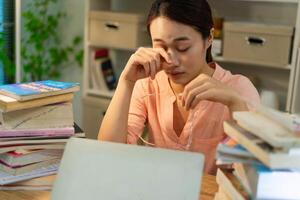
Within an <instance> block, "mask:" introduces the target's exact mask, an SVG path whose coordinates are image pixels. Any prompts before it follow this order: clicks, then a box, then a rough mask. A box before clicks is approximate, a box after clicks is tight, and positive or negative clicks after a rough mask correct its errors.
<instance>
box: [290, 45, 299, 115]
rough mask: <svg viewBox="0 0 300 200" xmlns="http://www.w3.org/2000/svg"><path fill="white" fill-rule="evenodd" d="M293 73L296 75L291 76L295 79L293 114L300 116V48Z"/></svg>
mask: <svg viewBox="0 0 300 200" xmlns="http://www.w3.org/2000/svg"><path fill="white" fill-rule="evenodd" d="M293 72H294V74H292V76H291V77H294V81H293V82H294V83H293V93H292V109H291V112H292V113H297V114H300V48H298V54H297V64H296V66H295V70H294V71H293ZM291 81H292V80H291Z"/></svg>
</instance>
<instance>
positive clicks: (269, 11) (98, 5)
mask: <svg viewBox="0 0 300 200" xmlns="http://www.w3.org/2000/svg"><path fill="white" fill-rule="evenodd" d="M151 2H152V0H87V1H86V8H85V9H86V11H85V13H86V14H85V24H86V26H85V46H84V49H85V58H84V60H85V65H84V74H83V76H84V85H83V97H84V98H85V99H88V97H93V98H96V99H97V98H98V99H99V100H101V99H105V100H106V102H105V104H103V105H99V104H101V101H99V102H100V103H99V102H98V103H97V105H95V109H91V107H89V108H88V110H89V111H93V112H95V113H102V114H103V113H105V110H106V109H107V106H108V104H107V101H109V99H111V98H112V96H113V93H114V91H105V90H101V89H98V90H96V89H94V88H91V84H90V70H89V69H90V65H91V64H90V55H91V53H92V51H93V50H95V49H97V48H109V49H110V57H111V59H112V62H113V65H114V69H115V71H116V74H117V75H119V74H120V73H121V71H122V69H123V67H124V66H125V64H126V62H127V60H128V58H129V57H130V55H131V54H132V53H133V52H134V50H135V49H134V48H116V47H113V48H111V47H109V45H107V46H103V45H102V44H100V43H92V42H91V41H90V40H89V38H88V35H89V27H88V26H89V12H90V11H101V10H103V11H113V12H127V13H143V14H145V15H146V14H147V10H148V9H149V7H150V5H151ZM208 2H209V3H210V4H211V6H212V7H213V10H214V12H216V13H217V14H218V15H219V16H220V17H224V19H225V20H230V21H232V20H233V21H249V22H254V23H255V22H257V23H267V24H268V23H270V24H280V25H287V26H292V27H294V28H295V31H294V37H293V44H292V46H293V48H292V49H291V61H290V63H289V64H288V65H287V66H282V67H280V68H278V66H265V65H257V64H253V63H246V62H241V61H237V60H236V61H235V60H228V59H225V58H224V57H222V56H217V57H214V60H215V61H217V62H218V63H220V64H221V66H222V67H224V68H227V67H228V69H230V70H231V71H233V73H243V74H245V75H248V74H249V75H250V76H258V78H259V79H260V80H261V82H262V88H266V89H270V90H274V91H275V92H277V93H278V94H279V97H280V101H281V109H282V110H287V111H293V110H292V107H293V105H294V104H295V103H296V102H294V101H293V99H294V98H293V95H294V92H295V91H294V85H293V84H294V82H295V78H296V77H295V72H296V63H297V62H296V61H297V55H298V54H297V51H298V47H299V39H300V29H299V28H300V2H299V1H298V0H222V1H220V0H208ZM274 79H276V80H274ZM299 92H300V91H299ZM87 101H88V100H86V102H87ZM85 106H86V105H84V107H83V108H84V109H85ZM88 106H91V104H89V105H88ZM293 112H294V111H293ZM85 115H88V113H85ZM101 117H103V116H99V117H98V118H97V119H94V122H93V124H96V125H97V126H99V125H100V121H99V120H100V118H101ZM90 124H92V123H90ZM84 126H85V125H84ZM96 129H97V128H95V130H96ZM93 134H95V133H93Z"/></svg>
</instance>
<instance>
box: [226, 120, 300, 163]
mask: <svg viewBox="0 0 300 200" xmlns="http://www.w3.org/2000/svg"><path fill="white" fill-rule="evenodd" d="M224 131H225V133H226V134H227V135H228V136H229V137H231V138H232V139H233V140H235V141H239V144H241V145H242V146H243V147H244V148H245V149H247V150H248V151H249V152H250V153H252V154H253V155H254V156H255V157H256V158H257V159H258V160H260V161H261V162H262V163H263V164H264V165H266V166H268V167H270V168H272V169H284V168H300V156H299V153H293V154H291V153H289V152H288V151H286V150H284V149H281V148H274V147H273V146H271V145H270V144H268V143H266V142H265V141H264V140H262V139H261V138H259V137H257V136H256V135H253V134H252V133H250V132H249V131H247V130H245V129H243V128H242V127H240V126H239V125H238V124H236V123H235V122H228V121H225V122H224Z"/></svg>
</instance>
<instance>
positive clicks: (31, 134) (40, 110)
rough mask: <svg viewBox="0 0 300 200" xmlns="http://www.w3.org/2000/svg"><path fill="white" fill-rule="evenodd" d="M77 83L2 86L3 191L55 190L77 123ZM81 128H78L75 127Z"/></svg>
mask: <svg viewBox="0 0 300 200" xmlns="http://www.w3.org/2000/svg"><path fill="white" fill-rule="evenodd" d="M78 90H79V85H78V84H77V83H68V82H58V81H50V80H47V81H39V82H31V83H22V84H10V85H2V86H0V189H5V190H17V189H25V190H27V189H30V190H33V189H36V190H44V189H50V188H51V186H52V183H53V180H54V178H55V174H56V172H57V170H58V167H59V162H60V160H61V157H62V154H63V150H64V147H65V144H66V142H67V141H68V139H69V138H70V137H84V133H83V132H82V131H81V130H80V128H79V127H78V126H76V125H74V120H73V107H72V99H73V96H74V92H75V91H78ZM75 129H76V130H75Z"/></svg>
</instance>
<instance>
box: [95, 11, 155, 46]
mask: <svg viewBox="0 0 300 200" xmlns="http://www.w3.org/2000/svg"><path fill="white" fill-rule="evenodd" d="M89 40H90V42H91V44H92V45H99V46H105V47H114V48H121V49H136V48H137V47H140V46H150V45H151V40H150V37H149V35H148V33H147V27H146V20H145V17H144V16H143V15H140V14H129V13H119V12H110V11H91V12H90V15H89Z"/></svg>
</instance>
